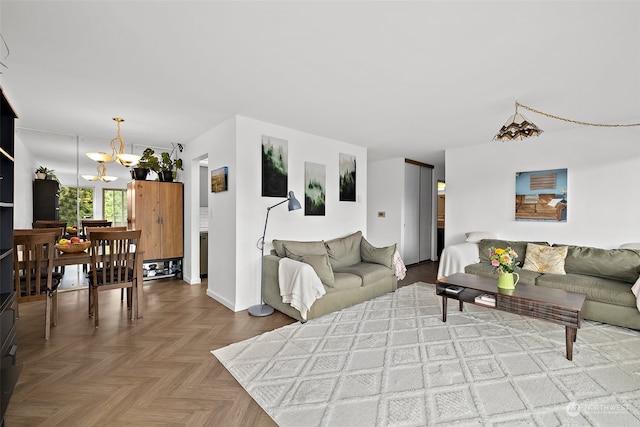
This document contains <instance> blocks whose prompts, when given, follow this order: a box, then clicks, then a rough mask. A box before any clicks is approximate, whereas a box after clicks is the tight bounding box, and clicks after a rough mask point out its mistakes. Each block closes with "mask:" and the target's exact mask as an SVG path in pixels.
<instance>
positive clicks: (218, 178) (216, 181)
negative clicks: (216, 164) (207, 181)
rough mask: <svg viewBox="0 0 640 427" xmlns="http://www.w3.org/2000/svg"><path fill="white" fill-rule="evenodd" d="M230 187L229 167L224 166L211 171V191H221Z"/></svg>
mask: <svg viewBox="0 0 640 427" xmlns="http://www.w3.org/2000/svg"><path fill="white" fill-rule="evenodd" d="M228 189H229V168H228V167H227V166H223V167H221V168H218V169H215V170H212V171H211V192H212V193H219V192H221V191H227V190H228Z"/></svg>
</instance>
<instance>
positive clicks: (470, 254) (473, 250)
mask: <svg viewBox="0 0 640 427" xmlns="http://www.w3.org/2000/svg"><path fill="white" fill-rule="evenodd" d="M478 262H480V249H479V245H478V243H473V242H464V243H457V244H455V245H449V246H447V247H446V248H444V249H443V250H442V254H441V255H440V264H439V265H438V279H441V278H442V277H446V276H449V275H451V274H453V273H464V268H465V267H466V266H467V265H469V264H476V263H478Z"/></svg>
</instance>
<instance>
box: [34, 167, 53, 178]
mask: <svg viewBox="0 0 640 427" xmlns="http://www.w3.org/2000/svg"><path fill="white" fill-rule="evenodd" d="M36 178H37V179H53V180H55V181H57V177H56V175H55V171H54V170H53V169H49V168H46V167H44V166H38V168H37V169H36Z"/></svg>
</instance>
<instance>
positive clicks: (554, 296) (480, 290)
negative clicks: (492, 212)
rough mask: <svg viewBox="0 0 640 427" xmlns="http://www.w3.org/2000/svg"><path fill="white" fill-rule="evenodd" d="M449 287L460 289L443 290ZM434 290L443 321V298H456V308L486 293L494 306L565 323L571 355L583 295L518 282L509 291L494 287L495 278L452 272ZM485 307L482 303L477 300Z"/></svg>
mask: <svg viewBox="0 0 640 427" xmlns="http://www.w3.org/2000/svg"><path fill="white" fill-rule="evenodd" d="M449 287H460V288H463V290H462V292H460V293H458V294H453V293H450V292H447V290H446V289H447V288H449ZM436 294H437V295H440V296H442V321H443V322H446V321H447V300H448V299H454V300H458V301H459V304H460V311H462V305H463V303H465V302H468V303H471V304H476V302H475V298H476V296H478V295H481V294H490V295H493V296H494V298H495V302H496V303H495V307H488V308H493V309H495V310H500V311H505V312H508V313H514V314H521V315H523V316H529V317H533V318H536V319H541V320H546V321H548V322H552V323H557V324H560V325H564V326H565V336H566V343H567V359H569V360H572V359H573V343H574V342H575V340H576V336H577V333H578V328H580V326H581V324H582V305H583V304H584V300H585V298H586V295H584V294H578V293H575V292H567V291H563V290H560V289H550V288H543V287H540V286H531V285H522V284H519V285H517V286H516V288H515V289H514V290H513V291H504V290H502V289H498V281H497V280H496V279H490V278H487V277H480V276H476V275H474V274H465V273H455V274H452V275H450V276H447V277H444V278H442V279H439V280H438V283H437V284H436ZM478 305H482V306H483V307H486V305H484V304H478Z"/></svg>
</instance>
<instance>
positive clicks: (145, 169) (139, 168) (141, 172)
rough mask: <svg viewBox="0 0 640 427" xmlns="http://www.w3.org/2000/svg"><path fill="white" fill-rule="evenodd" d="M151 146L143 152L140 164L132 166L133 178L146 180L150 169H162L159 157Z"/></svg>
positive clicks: (155, 170)
mask: <svg viewBox="0 0 640 427" xmlns="http://www.w3.org/2000/svg"><path fill="white" fill-rule="evenodd" d="M154 154H155V152H154V151H153V150H152V149H151V148H147V149H145V150H144V151H143V152H142V156H141V157H140V160H138V164H137V165H136V166H135V167H133V168H131V177H132V178H133V179H137V180H141V181H144V180H145V179H147V175H148V174H149V171H150V170H152V171H154V172H158V171H159V170H160V167H159V161H158V158H157V157H156V156H155V155H154Z"/></svg>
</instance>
